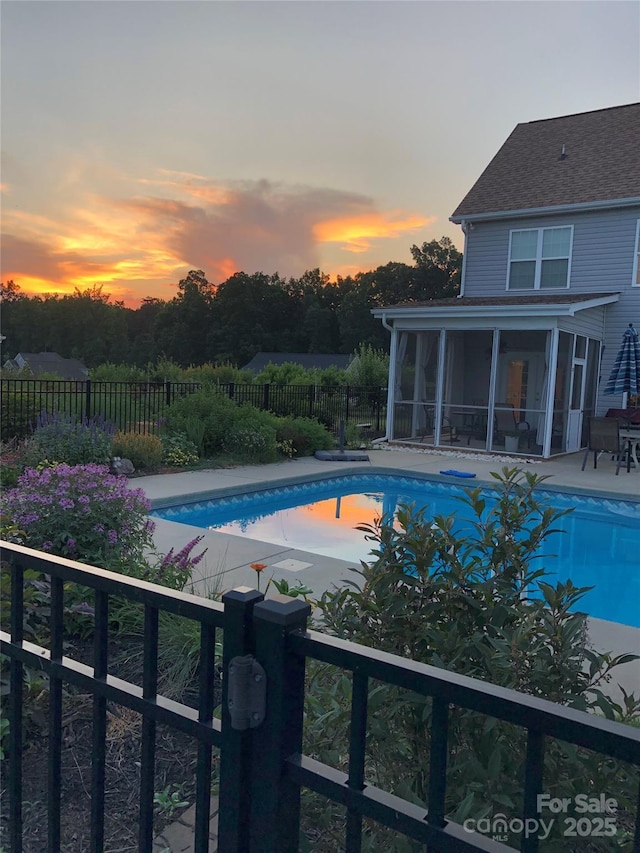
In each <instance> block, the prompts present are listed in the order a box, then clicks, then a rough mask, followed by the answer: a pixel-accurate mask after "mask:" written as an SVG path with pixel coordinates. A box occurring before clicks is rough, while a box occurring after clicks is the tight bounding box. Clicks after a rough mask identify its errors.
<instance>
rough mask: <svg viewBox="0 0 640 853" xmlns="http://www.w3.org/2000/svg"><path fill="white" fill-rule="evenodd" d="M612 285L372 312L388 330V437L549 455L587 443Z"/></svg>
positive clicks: (615, 298)
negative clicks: (567, 292)
mask: <svg viewBox="0 0 640 853" xmlns="http://www.w3.org/2000/svg"><path fill="white" fill-rule="evenodd" d="M617 301H618V294H617V293H601V294H572V295H558V296H555V295H553V296H552V295H545V296H518V297H515V296H514V297H510V296H506V297H462V298H458V299H440V300H433V301H431V302H427V303H423V304H415V303H414V304H406V305H394V306H390V307H388V308H378V309H374V310H373V312H372V313H373V315H374V316H375V317H378V318H379V319H380V320H381V321H382V324H383V325H384V326H385V328H387V329H388V330H389V331H390V332H391V349H390V363H389V385H388V387H389V392H388V401H387V403H388V405H387V429H386V437H387V439H388V440H389V441H395V442H400V443H407V444H415V445H421V446H427V447H429V446H432V447H437V446H449V445H454V446H455V447H456V448H457V449H458V448H460V449H463V448H467V449H469V450H474V451H490V452H509V453H515V454H523V455H527V456H538V457H542V458H548V457H550V456H553V455H556V454H560V453H569V452H572V451H575V450H579V449H580V448H581V447H585V446H586V441H587V433H586V431H587V418H588V416H589V415H593V414H596V410H597V400H598V388H599V370H600V360H601V355H602V341H603V338H604V329H605V313H606V306H607V305H610V304H612V303H614V302H617Z"/></svg>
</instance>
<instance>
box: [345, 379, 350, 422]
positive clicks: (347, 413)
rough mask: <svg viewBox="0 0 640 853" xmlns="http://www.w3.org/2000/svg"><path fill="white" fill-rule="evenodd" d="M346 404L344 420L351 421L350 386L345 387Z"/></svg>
mask: <svg viewBox="0 0 640 853" xmlns="http://www.w3.org/2000/svg"><path fill="white" fill-rule="evenodd" d="M345 393H346V396H345V405H344V422H345V423H348V421H349V386H348V385H347V387H346V388H345Z"/></svg>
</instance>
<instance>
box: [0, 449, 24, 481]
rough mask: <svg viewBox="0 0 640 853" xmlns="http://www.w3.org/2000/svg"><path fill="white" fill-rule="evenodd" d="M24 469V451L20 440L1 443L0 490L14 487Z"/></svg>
mask: <svg viewBox="0 0 640 853" xmlns="http://www.w3.org/2000/svg"><path fill="white" fill-rule="evenodd" d="M23 470H24V460H23V451H22V448H21V446H20V445H19V444H18V442H17V441H15V440H14V441H9V442H7V443H0V492H2V491H4V490H6V489H12V488H13V487H14V486H15V485H16V484H17V482H18V477H19V476H20V474H22V472H23Z"/></svg>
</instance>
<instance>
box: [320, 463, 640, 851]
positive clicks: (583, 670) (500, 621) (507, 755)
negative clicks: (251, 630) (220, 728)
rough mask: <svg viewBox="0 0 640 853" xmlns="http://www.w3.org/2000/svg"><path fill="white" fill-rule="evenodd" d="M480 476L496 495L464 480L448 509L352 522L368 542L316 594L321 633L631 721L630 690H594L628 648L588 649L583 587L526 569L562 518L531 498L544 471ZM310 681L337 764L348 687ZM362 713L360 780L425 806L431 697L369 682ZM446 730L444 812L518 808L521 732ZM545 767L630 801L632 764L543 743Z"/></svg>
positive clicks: (562, 784) (495, 727) (455, 717)
mask: <svg viewBox="0 0 640 853" xmlns="http://www.w3.org/2000/svg"><path fill="white" fill-rule="evenodd" d="M493 476H494V478H495V479H496V481H497V492H498V494H497V497H496V500H495V502H491V501H490V499H489V497H488V495H487V494H486V493H485V492H483V490H482V489H481V488H475V489H467V490H465V491H466V495H465V498H464V499H463V500H462V506H461V511H460V513H457V514H456V515H455V516H451V517H444V516H438V515H436V516H432V515H428V514H427V513H426V512H425V510H423V509H416V508H415V507H411V506H403V507H401V508H400V509H399V511H398V513H397V518H396V521H395V523H394V522H393V520H392V519H390V518H386V519H385V518H382V519H379V520H378V521H377V522H376V523H375V524H373V525H363V526H362V527H361V528H360V529H361V530H363V531H364V533H365V534H366V536H367V538H368V539H369V541H370V542H371V543H372V551H371V558H370V562H368V563H365V562H363V563H362V566H361V568H360V569H359V570H354V571H356V574H357V575H358V580H357V581H356V582H354V583H353V584H352V585H350V586H347V587H343V588H341V589H338V590H332V591H328V592H326V593H325V594H324V595H323V596H322V598H321V600H320V602H319V604H320V609H321V610H322V614H323V616H322V618H323V624H324V626H325V628H326V629H327V630H329V631H330V632H331V633H333V634H335V635H337V636H340V637H343V638H345V639H349V640H352V641H355V642H358V643H362V644H364V645H367V646H371V647H375V648H376V649H381V650H383V651H387V652H391V653H394V654H397V655H401V656H403V657H408V658H412V659H414V660H417V661H421V662H423V663H428V664H431V665H434V666H437V667H441V668H445V669H449V670H452V671H454V672H456V673H461V674H464V675H468V676H472V677H474V678H479V679H481V680H484V681H487V682H489V683H491V684H496V685H500V686H503V687H509V688H513V689H516V690H519V691H521V692H524V693H528V694H531V695H534V696H540V697H544V698H547V699H549V700H551V701H553V702H557V703H560V704H563V705H568V706H569V707H572V708H577V709H580V710H587V711H592V712H594V713H598V714H604V715H605V716H607V717H609V718H611V719H618V720H621V721H623V722H625V721H630V720H632V719H634V718H637V716H638V714H639V712H640V703H639V702H638V699H637V698H636V697H634V696H630V695H627V694H626V693H624V691H623V692H622V696H623V699H622V701H615V700H614V699H612V698H611V693H610V691H608V690H607V689H606V685H607V683H608V682H609V681H610V679H611V677H612V673H613V671H614V670H615V668H616V667H617V666H619V665H621V664H623V663H626V662H628V661H630V660H634V659H635V656H634V655H620V656H617V657H615V656H612V655H610V654H606V653H605V654H602V653H599V652H596V651H594V650H593V649H592V648H590V647H589V644H588V631H587V620H586V616H585V615H584V614H583V613H580V612H578V611H576V605H578V604H579V601H580V598H581V597H582V595H583V594H584V592H585V590H584V589H579V588H576V587H575V586H574V585H573V584H572V583H571V581H567V582H566V583H564V584H563V583H555V584H552V583H550V582H549V579H548V577H547V572H546V569H545V567H543V566H540V565H539V562H540V559H541V558H540V557H539V556H538V554H539V546H540V545H541V544H542V543H543V542H544V541H545V540H547V538H548V537H550V536H551V535H552V534H553V533H554V525H555V523H556V521H557V520H558V518H559V517H560V516H561V515H562V514H564V511H558V510H555V509H553V508H551V507H549V506H547V505H546V504H545V502H544V501H542V500H539V499H538V496H537V494H536V489H537V487H538V486H539V484H540V483H541V482H542V481H543V480H544V479H546V478H545V477H538V476H536V475H534V474H531V473H529V472H522V471H518V470H517V469H515V468H514V469H508V468H505V469H503V471H502V473H501V474H494V475H493ZM463 515H464V516H465V518H464V521H463V520H462V516H463ZM544 559H545V560H547V559H549V557H548V556H545V558H544ZM312 676H313V677H312V681H311V682H310V690H311V694H312V698H311V699H310V705H309V707H310V709H311V710H310V712H309V713H308V715H307V727H308V731H309V733H310V737H309V740H310V742H311V743H313V744H314V751H312V754H315V755H316V757H319V758H321V759H322V760H326V761H328V762H329V763H334V765H335V764H336V761H337V765H338V766H342V763H343V762H344V756H345V755H346V754H347V746H346V741H345V740H344V739H343V738H342V737H341V736H340V735H338V734H337V732H341V731H344V730H346V729H347V728H348V718H349V717H348V714H349V710H348V709H349V706H348V703H347V702H345V701H343V699H342V698H341V695H340V692H336V688H335V680H336V678H338V679H340V684H341V685H342V686H341V687H340V688H339V689H340V690H344V692H345V694H350V688H349V685H347V684H346V683H344V682H343V680H342V676H340V675H337V676H336V674H335V670H329V669H327V668H326V667H324V668H323V667H322V666H318V667H316V668H315V669H314V670H313V673H312ZM374 711H375V713H374ZM369 712H370V717H371V725H370V728H369V732H368V741H367V744H368V767H367V773H368V778H370V779H372V780H373V781H374V783H375V784H379V785H381V786H382V787H384V788H386V789H387V790H390V791H391V792H392V793H396V794H398V795H399V796H403V797H405V798H407V799H410V800H411V801H413V802H416V803H419V804H424V803H425V802H426V799H427V787H428V779H427V776H426V770H425V768H428V766H429V754H430V744H429V738H428V730H429V724H430V720H431V702H430V700H426V699H422V698H420V697H417V696H416V695H414V694H412V693H410V692H407V691H402V690H399V689H397V688H393V687H389V686H384V685H375V686H374V687H372V692H371V694H370V699H369ZM319 721H322V725H320V722H319ZM450 737H451V753H450V760H449V767H448V771H447V783H448V784H447V810H448V816H449V817H450V818H451V819H453V820H455V821H458V822H462V821H464V820H465V819H466V818H467V817H475V818H478V817H480V816H483V815H486V814H489V813H494V814H495V813H497V812H504V811H505V808H507V809H509V810H510V813H513V814H520V813H521V809H522V781H521V780H522V777H523V772H524V756H525V752H526V747H525V733H524V731H523V730H522V729H520V728H518V727H515V726H513V725H509V724H506V723H501V722H499V721H496V720H494V719H492V718H491V717H483V716H481V715H478V714H476V713H472V712H468V711H465V710H463V709H460V708H452V709H451V710H450ZM545 762H546V765H545V766H546V774H545V784H546V785H547V789H548V790H549V791H551V792H553V795H554V796H574V795H575V794H576V793H580V792H584V791H589V790H594V791H596V792H600V791H607V790H612V789H613V790H615V791H616V796H617V799H618V801H619V803H620V806H621V811H622V813H624V811H625V809H628V810H629V811H632V810H633V808H634V806H633V799H634V796H635V793H634V791H635V790H637V776H638V774H637V771H636V772H634V771H633V770H631V769H630V768H628V767H625V766H624V765H623V764H621V763H620V762H612V761H606V760H604V759H601V758H600V757H599V756H597V754H592V753H588V752H587V751H585V750H581V749H577V748H576V749H574V748H569V747H568V746H566V745H564V744H562V743H561V742H559V741H555V740H552V739H550V741H549V744H548V748H547V750H546V754H545ZM558 843H560V842H558ZM557 849H562V848H561V846H560V847H559V848H557Z"/></svg>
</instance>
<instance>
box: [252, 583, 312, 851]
mask: <svg viewBox="0 0 640 853" xmlns="http://www.w3.org/2000/svg"><path fill="white" fill-rule="evenodd" d="M310 612H311V606H310V605H309V604H306V603H305V602H303V601H300V600H298V599H296V598H290V597H289V596H286V595H275V596H273V598H269V599H266V600H265V601H262V602H261V603H260V604H256V606H255V608H254V611H253V613H254V628H255V632H256V658H257V660H258V661H259V662H260V663H261V664H262V666H263V667H264V669H265V672H266V676H267V706H266V718H265V720H264V722H263V723H262V724H261V725H260V726H258V727H257V728H256V729H255V731H254V734H253V757H254V764H253V767H252V771H251V815H250V835H249V842H250V846H249V848H247V849H249V850H251V851H252V853H296V851H297V850H298V838H299V834H300V788H299V786H298V785H297V784H296V783H294V782H291V781H289V780H287V779H286V777H285V776H284V774H283V767H284V761H285V759H286V758H287V757H288V756H290V755H291V754H293V753H299V752H301V751H302V723H303V709H304V669H305V661H304V658H300V657H298V656H297V655H293V654H292V653H291V652H290V651H289V649H288V648H287V636H288V635H289V634H291V633H292V632H294V631H300V630H304V629H305V628H306V625H307V618H308V616H309V614H310Z"/></svg>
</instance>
